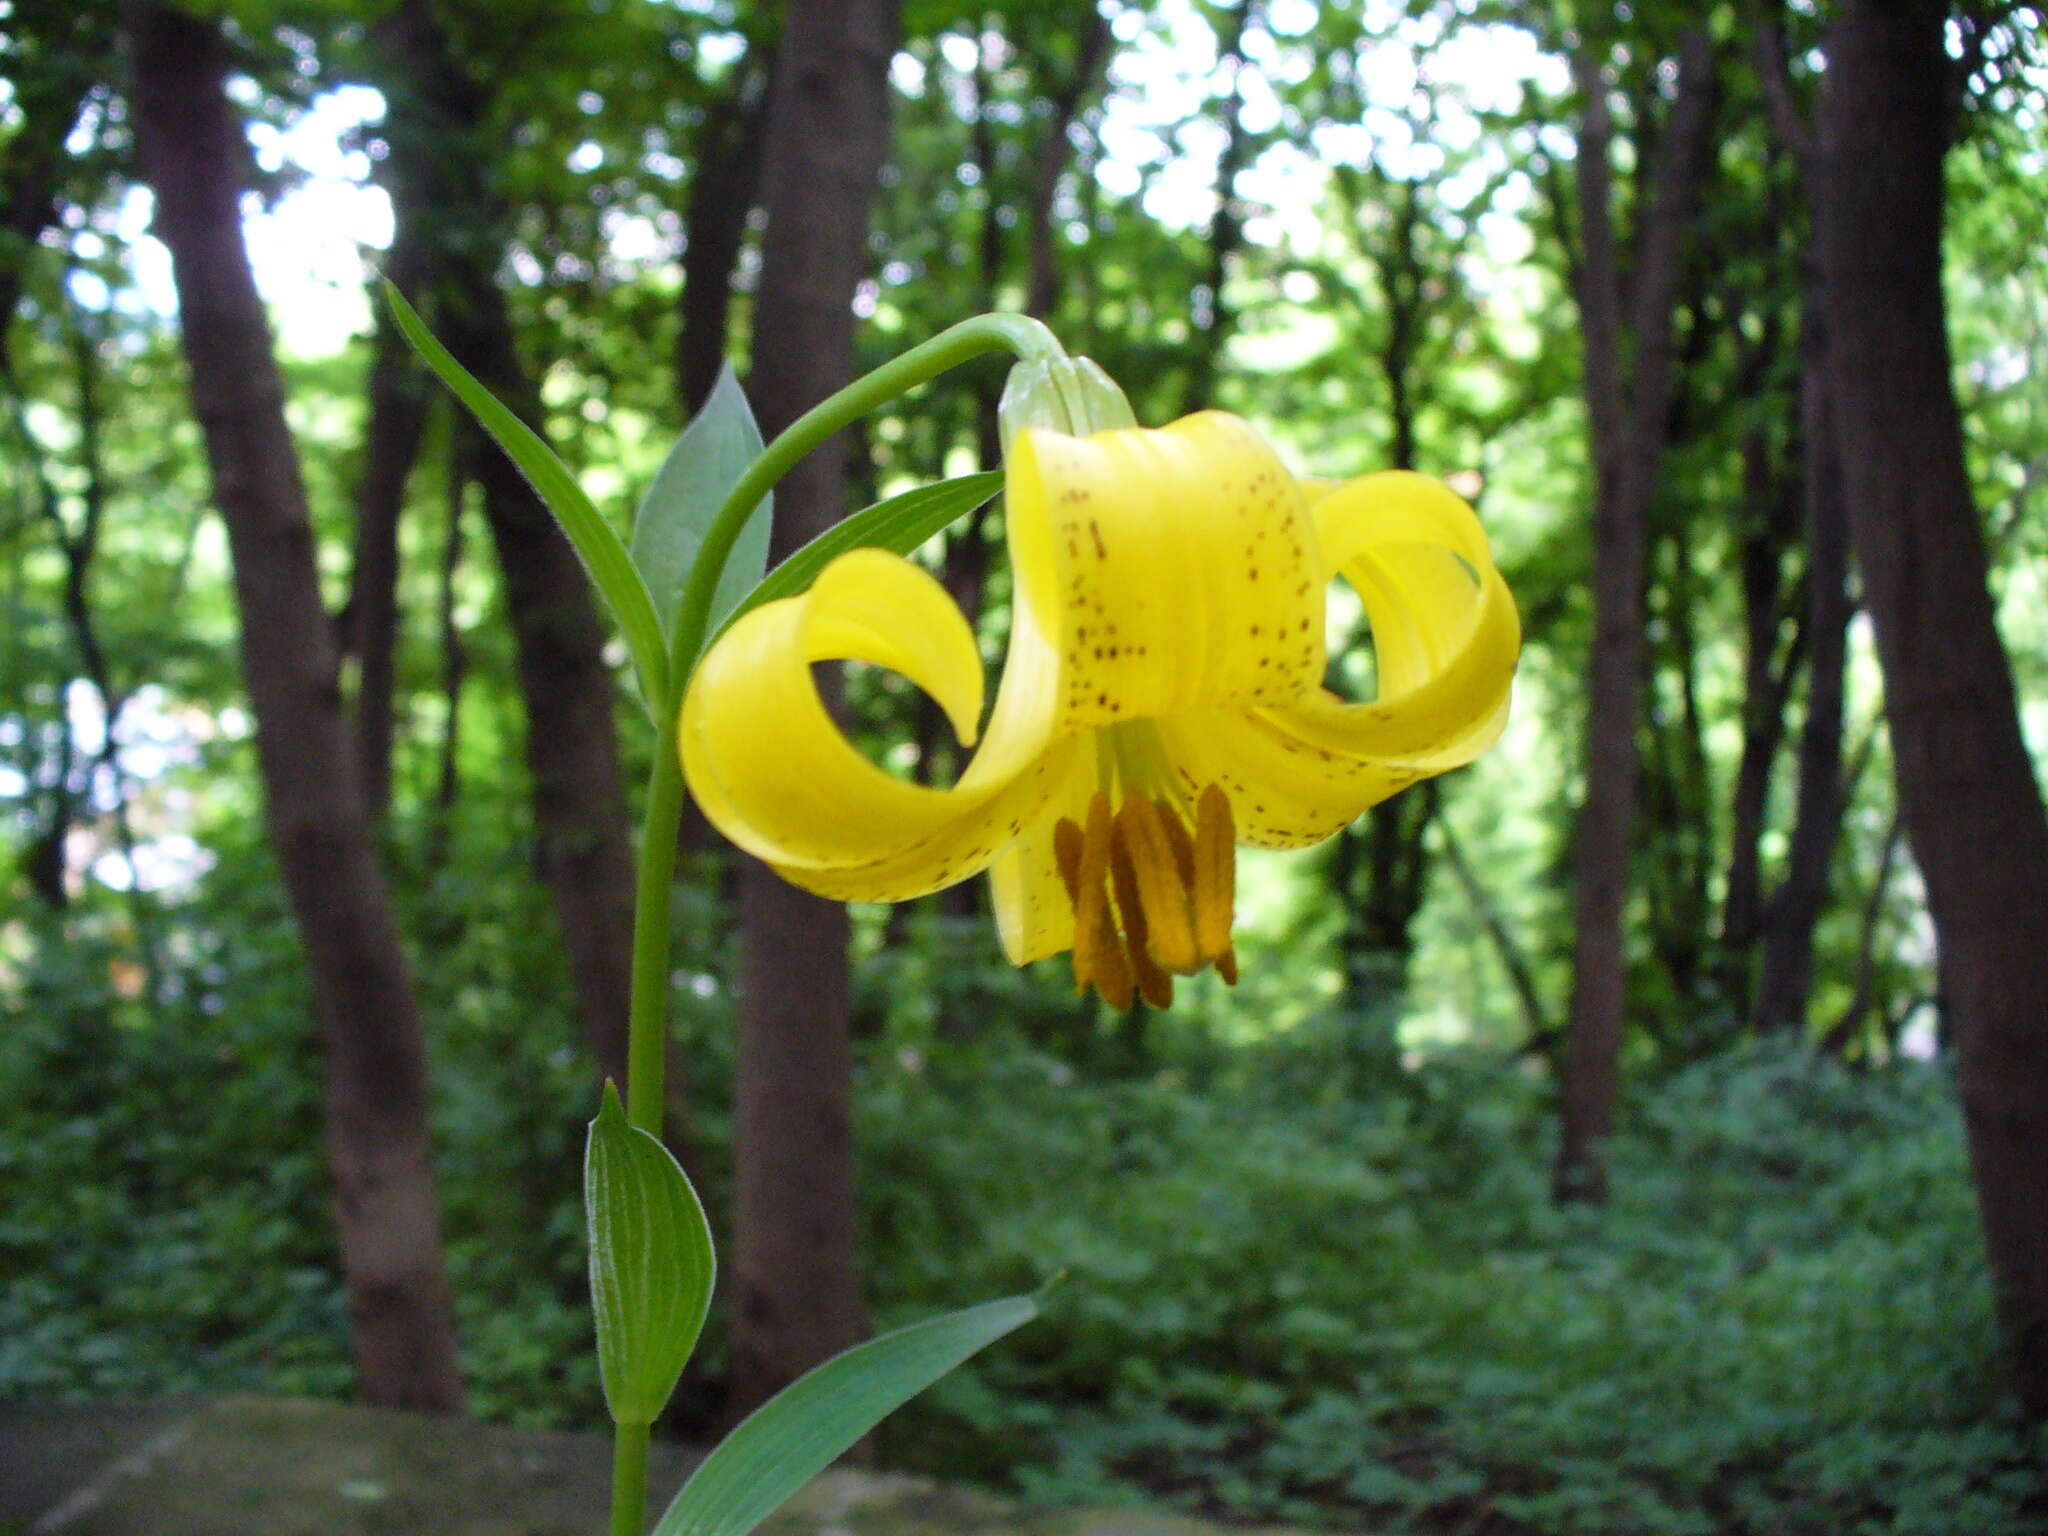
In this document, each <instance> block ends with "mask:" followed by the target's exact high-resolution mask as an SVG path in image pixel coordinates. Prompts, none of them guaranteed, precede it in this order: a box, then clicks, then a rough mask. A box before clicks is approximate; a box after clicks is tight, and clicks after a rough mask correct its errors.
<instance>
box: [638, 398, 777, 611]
mask: <svg viewBox="0 0 2048 1536" xmlns="http://www.w3.org/2000/svg"><path fill="white" fill-rule="evenodd" d="M760 456H761V429H760V428H759V427H758V426H756V425H755V423H754V412H753V410H752V408H751V407H749V406H748V404H747V397H746V395H745V394H744V393H743V392H742V391H741V389H740V384H739V380H738V379H736V378H734V377H733V372H732V368H731V366H730V365H728V366H726V367H725V368H722V369H720V370H719V374H718V383H717V384H716V385H714V386H713V388H712V390H711V394H710V396H709V398H707V399H706V400H705V402H704V405H703V408H702V409H701V410H699V411H698V412H697V414H696V415H695V416H693V417H691V418H690V424H689V425H688V426H687V427H685V428H683V435H682V436H681V437H679V438H677V439H676V445H675V447H674V448H672V449H670V450H669V455H668V457H667V458H666V459H664V460H663V461H662V465H661V471H660V473H658V474H657V475H656V476H655V477H654V483H653V484H652V485H650V486H648V487H647V494H646V495H645V496H644V497H642V498H641V500H640V508H639V510H638V511H637V512H635V513H634V514H633V546H632V552H633V564H634V565H635V566H637V567H638V568H639V571H640V577H641V579H642V580H643V581H645V582H646V584H647V590H648V592H649V593H651V594H652V595H653V597H654V611H655V614H656V615H657V616H658V617H659V618H660V620H661V627H662V631H663V633H664V634H668V635H671V636H672V635H673V634H674V631H675V624H676V610H677V608H678V607H679V606H681V604H682V600H683V586H684V584H685V583H686V582H688V581H689V579H690V572H691V570H692V569H693V568H694V567H695V566H696V564H697V554H698V551H699V550H701V549H702V548H703V547H704V536H705V534H706V533H708V532H709V531H710V529H711V523H712V520H713V519H714V518H716V517H717V516H718V509H719V508H720V507H722V506H723V505H725V498H726V496H727V494H728V493H729V492H730V491H731V490H732V488H733V487H734V486H735V485H737V484H738V483H739V478H740V476H741V475H742V474H744V473H746V469H747V466H748V465H750V464H752V463H753V462H754V460H755V459H757V458H759V457H760ZM774 517H775V498H774V497H773V496H764V497H762V498H761V504H760V505H759V506H758V507H756V508H755V509H754V511H753V512H752V513H751V514H750V515H749V516H748V518H747V522H746V526H745V527H743V528H742V529H741V530H740V533H739V537H738V538H737V539H735V540H734V541H733V545H732V549H731V550H730V552H729V553H728V554H727V555H726V560H725V565H724V567H723V568H722V569H721V570H720V572H719V577H718V589H717V592H716V593H715V594H714V596H713V597H712V600H711V613H710V616H709V624H710V626H711V627H712V628H713V629H714V630H715V629H716V628H717V626H718V625H719V624H721V623H722V622H723V621H724V619H725V616H726V615H727V614H729V613H731V612H732V611H733V610H734V609H735V608H736V607H738V606H739V603H740V600H741V599H742V598H744V597H745V596H746V595H747V594H748V593H749V592H751V591H753V589H754V588H755V586H756V585H758V584H759V582H760V580H761V574H762V572H763V571H765V570H766V569H767V568H768V536H769V533H770V530H771V528H772V525H773V521H774Z"/></svg>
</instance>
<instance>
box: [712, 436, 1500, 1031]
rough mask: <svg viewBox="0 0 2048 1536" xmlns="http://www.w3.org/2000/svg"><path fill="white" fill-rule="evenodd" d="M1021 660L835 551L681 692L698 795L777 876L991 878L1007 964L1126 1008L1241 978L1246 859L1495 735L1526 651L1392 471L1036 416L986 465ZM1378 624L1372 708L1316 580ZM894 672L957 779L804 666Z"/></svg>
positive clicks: (1496, 588)
mask: <svg viewBox="0 0 2048 1536" xmlns="http://www.w3.org/2000/svg"><path fill="white" fill-rule="evenodd" d="M1004 484H1005V498H1006V500H1005V506H1006V520H1007V525H1008V539H1009V552H1010V560H1011V568H1012V571H1013V575H1014V591H1015V598H1014V602H1013V605H1012V615H1011V628H1010V646H1009V654H1008V656H1007V658H1006V660H1005V663H1004V668H1003V674H1002V681H1001V683H1000V685H999V686H998V689H997V693H996V700H995V706H994V709H993V711H992V712H991V714H990V716H989V719H988V723H987V727H986V730H983V729H982V728H981V716H982V703H983V691H984V683H983V677H982V660H981V653H980V650H979V649H978V647H977V646H976V644H975V639H974V635H973V633H972V631H971V630H970V629H969V627H968V624H967V620H966V619H965V618H964V617H963V616H962V614H961V613H960V610H959V609H958V608H957V607H956V606H955V605H954V603H953V601H952V599H951V598H950V597H949V596H948V595H947V593H946V591H945V589H944V588H943V587H942V586H941V585H940V584H939V583H938V582H937V581H936V580H935V579H934V578H933V577H932V576H931V575H930V574H928V573H927V572H925V571H924V570H923V569H921V568H920V567H918V566H916V565H914V564H912V563H911V562H910V561H908V560H904V559H901V558H899V557H897V556H895V555H892V554H887V553H884V552H882V551H879V550H873V549H864V550H857V551H854V552H852V553H850V554H846V555H843V556H841V557H840V558H839V559H838V560H836V561H834V562H833V563H832V564H831V565H830V566H828V567H827V568H826V569H825V570H824V571H823V572H822V573H821V574H820V575H819V577H818V579H817V581H816V582H815V584H813V586H812V587H811V589H810V590H809V591H808V592H806V593H805V594H803V595H802V596H801V597H794V598H788V599H785V600H782V601H778V602H771V603H766V604H763V605H762V606H760V607H759V608H756V609H753V610H752V611H750V612H749V613H747V614H746V615H745V616H743V617H742V618H741V619H740V620H739V621H738V622H736V623H735V624H733V625H732V627H731V628H730V629H729V630H727V631H726V633H725V634H724V635H723V636H722V637H720V639H719V640H718V642H717V643H716V644H715V645H714V646H713V647H712V648H711V650H710V652H709V653H708V654H707V655H706V656H705V658H704V660H703V662H702V664H701V665H700V666H699V668H698V670H697V673H696V676H695V677H694V678H693V680H692V682H691V685H690V689H689V692H688V694H687V696H686V698H685V701H684V704H683V716H682V733H681V751H682V759H683V767H684V771H685V773H686V775H687V777H688V780H689V784H690V788H691V791H692V792H693V793H694V794H695V795H696V796H697V799H698V801H699V803H700V804H701V805H702V806H703V809H704V812H705V814H706V815H707V816H709V817H710V819H711V820H712V822H713V823H714V824H715V825H717V827H718V828H719V830H720V831H722V832H724V833H725V835H726V836H727V837H729V838H731V839H732V841H733V842H734V843H735V844H737V845H738V846H739V847H741V848H743V849H745V850H746V851H747V852H749V853H752V854H754V855H756V856H758V857H760V858H762V859H765V860H766V861H767V862H768V863H770V864H771V865H773V866H774V867H775V869H776V870H777V871H778V872H780V873H781V874H782V875H783V877H784V878H786V879H788V880H790V881H792V882H794V883H795V884H797V885H800V886H802V887H804V888H805V889H807V890H811V891H815V892H817V893H819V894H820V895H824V896H829V897H833V898H836V899H838V900H842V901H902V900H906V899H908V898H910V897H913V896H920V895H923V894H925V893H926V892H929V891H934V890H937V889H939V888H940V887H942V886H946V885H951V884H953V883H954V882H956V881H959V880H964V879H966V878H968V877H969V876H971V875H974V874H977V873H979V872H980V871H982V870H984V869H986V870H988V871H989V872H990V874H991V877H992V879H993V884H994V906H995V912H996V918H997V924H998V927H999V929H1000V932H1001V935H1002V941H1003V948H1004V950H1005V952H1006V953H1007V954H1008V956H1009V958H1010V959H1011V961H1013V962H1014V963H1016V964H1018V965H1023V964H1026V963H1028V962H1030V961H1033V960H1038V959H1041V958H1043V957H1045V956H1048V955H1054V954H1059V953H1061V952H1062V951H1068V950H1071V951H1072V953H1073V965H1074V979H1075V982H1076V984H1077V986H1079V987H1080V988H1082V989H1084V990H1085V989H1086V988H1088V987H1090V986H1093V987H1095V988H1096V989H1097V990H1098V991H1099V992H1101V994H1102V995H1103V996H1104V997H1105V998H1106V999H1108V1001H1109V1002H1110V1003H1112V1004H1114V1005H1115V1006H1117V1007H1119V1008H1123V1007H1127V1006H1129V1005H1130V1003H1131V1001H1132V999H1133V996H1134V995H1142V996H1143V997H1144V998H1145V999H1146V1000H1147V1001H1148V1002H1150V1003H1152V1004H1153V1005H1154V1006H1162V1007H1163V1006H1165V1005H1166V1004H1167V1003H1168V1002H1170V1001H1171V999H1172V996H1173V981H1172V978H1173V976H1175V975H1192V974H1194V973H1196V972H1198V971H1200V970H1203V969H1205V968H1207V967H1209V966H1214V967H1215V968H1216V969H1217V970H1218V971H1219V972H1220V973H1221V974H1222V975H1223V976H1224V978H1225V979H1226V980H1228V981H1233V982H1234V981H1235V980H1236V977H1237V959H1236V954H1235V951H1234V950H1233V948H1232V942H1231V927H1232V921H1233V915H1234V905H1235V886H1236V878H1235V859H1236V852H1235V850H1236V847H1237V845H1238V844H1245V845H1248V846H1251V847H1259V848H1302V847H1307V846H1309V845H1310V844H1313V843H1317V842H1320V841H1322V840H1323V839H1325V838H1327V837H1329V836H1331V835H1332V834H1333V833H1335V832H1337V831H1339V830H1340V829H1342V828H1343V827H1344V826H1345V825H1347V824H1348V823H1349V822H1350V821H1352V820H1353V818H1355V817H1356V816H1358V815H1359V813H1361V812H1362V811H1364V810H1366V809H1367V808H1368V807H1369V806H1372V805H1374V804H1376V803H1377V802H1379V801H1381V800H1384V799H1386V798H1387V797H1388V796H1390V795H1392V794H1394V793H1396V792H1397V791H1399V790H1400V789H1402V788H1404V787H1406V786H1407V785H1409V784H1412V783H1415V782H1416V781H1418V780H1420V779H1424V778H1428V777H1430V776H1431V775H1433V774H1438V773H1442V772H1444V771H1445V770H1446V769H1449V768H1455V767H1458V766H1460V765H1461V764H1464V763H1467V762H1469V761H1471V760H1472V759H1473V758H1474V757H1476V756H1477V755H1478V754H1479V753H1481V752H1483V751H1484V750H1485V749H1486V748H1487V747H1488V746H1490V745H1491V744H1492V743H1493V741H1494V740H1495V738H1496V737H1498V736H1499V734H1500V730H1501V727H1502V725H1503V724H1504V722H1505V720H1506V716H1507V708H1508V693H1509V684H1510V681H1511V679H1512V677H1513V674H1514V667H1515V658H1516V655H1517V652H1518V650H1519V648H1520V644H1521V628H1520V623H1519V621H1518V619H1517V617H1516V614H1515V607H1514V601H1513V599H1512V598H1511V597H1510V596H1509V594H1508V590H1507V587H1506V585H1505V584H1504V583H1503V582H1502V580H1501V577H1500V574H1499V572H1498V571H1497V570H1496V569H1495V568H1494V564H1493V561H1492V558H1491V556H1490V555H1489V553H1488V549H1487V542H1486V536H1485V534H1484V533H1483V532H1482V530H1481V528H1480V525H1479V521H1478V519H1477V517H1475V516H1474V514H1473V512H1472V510H1471V508H1470V507H1468V506H1467V505H1466V504H1465V503H1464V502H1463V501H1462V500H1460V499H1459V498H1458V497H1457V496H1456V495H1455V494H1454V493H1453V492H1451V491H1450V490H1449V489H1447V488H1446V487H1445V486H1443V485H1441V484H1440V483H1438V482H1437V481H1434V480H1430V479H1428V478H1425V477H1424V476H1421V475H1416V474H1409V473H1405V472H1389V473H1382V474H1374V475H1367V476H1365V477H1364V478H1362V479H1357V480H1352V481H1349V482H1347V483H1345V484H1342V485H1334V486H1332V485H1328V484H1324V483H1318V482H1312V481H1303V480H1298V479H1296V478H1295V477H1294V476H1293V475H1291V474H1290V473H1288V471H1287V469H1286V468H1285V467H1284V466H1283V465H1282V463H1281V462H1280V459H1279V457H1278V456H1277V455H1276V454H1275V453H1274V451H1273V450H1272V449H1271V448H1270V447H1268V446H1267V444H1266V443H1265V442H1264V441H1263V440H1262V439H1261V438H1260V437H1259V435H1258V434H1257V433H1256V432H1254V431H1253V430H1252V428H1251V427H1250V426H1248V425H1247V424H1246V423H1245V422H1243V421H1241V420H1239V419H1238V418H1236V417H1234V416H1229V415H1225V414H1223V413H1221V412H1215V411H1205V412H1202V413H1200V414H1198V415H1194V416H1189V417H1187V418H1185V419H1183V420H1181V421H1177V422H1175V423H1173V424H1172V425H1171V426H1168V427H1165V428H1163V429H1160V430H1156V431H1154V430H1145V429H1141V428H1136V427H1131V428H1119V429H1114V430H1107V431H1097V432H1094V433H1091V434H1089V435H1086V436H1069V435H1066V434H1063V433H1060V432H1056V431H1050V430H1046V429H1044V428H1041V427H1033V428H1029V429H1026V430H1022V431H1019V432H1017V433H1016V434H1015V437H1014V439H1013V441H1012V442H1011V444H1010V448H1009V453H1008V455H1007V470H1006V476H1005V482H1004ZM1333 573H1341V574H1342V575H1343V576H1344V577H1345V578H1346V579H1347V580H1349V582H1350V583H1351V585H1352V586H1353V587H1354V588H1355V589H1356V591H1357V592H1358V595H1359V597H1360V598H1361V600H1362V601H1363V603H1364V605H1365V609H1366V612H1367V614H1368V616H1369V617H1370V619H1371V623H1372V635H1373V644H1374V649H1375V653H1376V660H1377V666H1378V679H1379V686H1378V695H1377V697H1375V698H1374V699H1372V700H1371V701H1370V702H1366V703H1357V704H1353V703H1347V702H1345V701H1343V700H1341V699H1339V698H1338V697H1336V696H1335V695H1334V694H1332V693H1330V692H1329V691H1327V690H1326V689H1325V688H1324V687H1323V674H1324V665H1325V655H1324V640H1323V629H1324V603H1325V591H1326V585H1325V584H1326V581H1327V579H1328V577H1329V576H1330V575H1331V574H1333ZM823 661H861V662H867V663H871V664H873V665H875V666H880V667H888V668H892V669H894V670H895V671H898V672H900V673H902V674H903V675H904V676H906V677H908V678H909V679H910V680H911V681H913V682H915V683H916V684H917V685H918V686H919V687H921V688H923V689H924V690H925V691H926V692H927V693H929V694H930V695H931V696H932V698H933V699H934V700H936V701H937V702H938V704H939V705H940V706H941V707H942V708H943V709H944V710H945V712H946V714H947V716H948V718H949V719H950V720H951V721H952V724H953V726H954V729H955V730H956V732H957V733H958V735H959V737H960V740H961V742H962V743H963V744H964V745H968V746H972V745H973V744H974V743H975V741H976V739H977V737H979V738H980V742H981V745H980V748H979V750H978V751H977V752H976V753H975V755H974V757H973V759H972V760H971V761H970V762H969V763H968V765H967V767H966V769H965V770H964V771H963V772H962V773H961V774H960V776H959V779H958V781H957V782H956V783H955V784H954V785H953V786H952V787H951V788H937V787H930V786H925V785H919V784H913V783H907V782H905V781H903V780H901V779H898V778H896V777H894V776H892V775H891V774H889V773H887V772H885V771H883V770H882V769H880V768H878V767H876V766H875V765H874V764H872V763H870V762H869V761H868V760H867V759H866V758H864V757H863V756H862V755H861V754H860V753H859V752H858V751H856V750H855V749H854V747H853V746H852V745H851V744H850V743H849V742H848V741H847V740H846V738H845V737H844V735H842V734H841V732H840V730H839V727H838V726H837V725H836V724H835V723H834V722H833V720H832V718H831V716H830V715H829V714H828V713H827V711H826V709H825V707H824V705H823V703H822V702H821V701H820V699H819V697H818V693H817V689H816V688H815V686H814V685H813V682H812V678H811V666H812V664H813V663H816V662H823Z"/></svg>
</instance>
